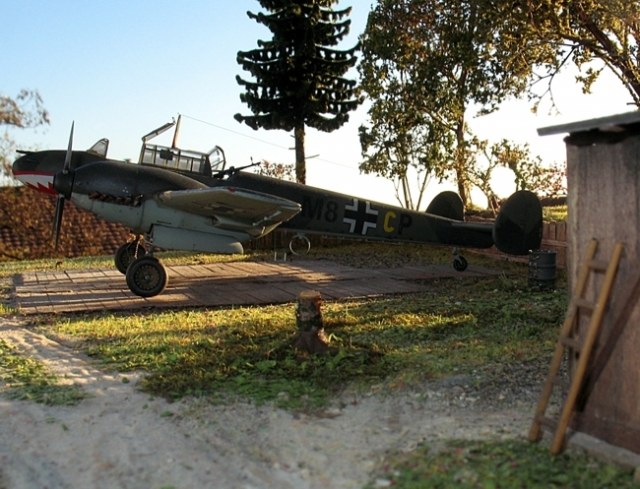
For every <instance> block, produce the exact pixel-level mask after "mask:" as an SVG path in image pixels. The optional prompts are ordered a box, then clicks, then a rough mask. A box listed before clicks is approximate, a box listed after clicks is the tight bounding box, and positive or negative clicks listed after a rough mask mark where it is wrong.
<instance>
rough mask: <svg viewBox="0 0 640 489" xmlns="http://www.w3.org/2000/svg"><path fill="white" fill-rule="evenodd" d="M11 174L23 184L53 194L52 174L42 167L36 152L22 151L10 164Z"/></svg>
mask: <svg viewBox="0 0 640 489" xmlns="http://www.w3.org/2000/svg"><path fill="white" fill-rule="evenodd" d="M11 168H12V170H13V176H14V177H15V178H16V179H17V180H19V181H20V182H21V183H23V184H24V185H26V186H28V187H31V188H33V189H35V190H38V191H40V192H45V193H50V194H53V193H54V192H53V188H52V184H53V175H52V173H51V172H50V171H48V169H47V168H43V165H42V164H41V161H40V159H39V157H38V154H37V153H32V152H26V151H25V152H23V156H21V157H19V158H18V159H17V160H15V161H14V162H13V165H12V167H11Z"/></svg>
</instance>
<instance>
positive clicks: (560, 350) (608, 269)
mask: <svg viewBox="0 0 640 489" xmlns="http://www.w3.org/2000/svg"><path fill="white" fill-rule="evenodd" d="M597 249H598V241H597V240H595V239H592V240H591V241H590V243H589V246H588V247H587V252H586V254H585V258H584V260H583V262H582V266H581V268H580V273H579V275H578V279H577V282H576V288H575V292H574V295H573V297H572V298H571V302H570V303H569V308H568V311H567V316H566V319H565V321H564V323H563V325H562V328H561V330H560V337H559V339H558V342H557V343H556V349H555V352H554V354H553V358H552V360H551V366H550V367H549V375H548V376H547V380H546V382H545V384H544V387H543V389H542V394H541V395H540V400H539V401H538V407H537V408H536V412H535V416H534V418H533V423H532V424H531V428H530V430H529V440H530V441H532V442H534V441H538V440H540V438H541V437H542V428H548V429H549V430H551V431H553V430H555V435H554V437H553V441H552V443H551V447H550V451H551V453H552V454H554V455H555V454H558V453H560V452H561V451H562V448H563V446H564V439H565V433H566V431H567V426H568V425H569V421H570V420H571V416H572V414H573V412H574V410H575V405H576V400H577V398H578V394H579V393H580V389H581V388H582V382H583V380H584V377H585V374H586V371H587V366H588V362H589V357H590V355H591V351H592V350H593V347H594V344H595V341H596V338H597V337H598V332H599V330H600V325H601V324H602V318H603V317H604V312H605V308H606V306H607V302H608V300H609V296H610V294H611V289H612V288H613V281H614V279H615V276H616V272H617V270H618V264H619V263H620V257H621V255H622V249H623V245H622V243H616V245H615V248H614V250H613V254H612V255H611V259H610V260H609V262H606V261H601V260H595V259H594V257H595V254H596V251H597ZM591 272H601V273H604V280H603V283H602V287H601V288H600V293H599V294H598V298H597V300H596V302H595V303H593V302H590V301H588V300H586V299H584V297H583V296H584V292H585V290H586V288H587V283H588V279H589V275H590V273H591ZM581 310H582V311H587V312H590V313H591V321H590V322H589V325H588V326H587V329H586V334H585V335H584V339H583V341H582V343H580V341H579V338H577V337H576V336H577V335H576V336H574V333H575V332H576V331H575V330H576V321H577V319H578V316H579V314H578V312H579V311H581ZM565 349H566V350H567V351H573V352H574V353H575V354H576V355H577V364H576V368H575V370H574V373H573V377H572V379H571V383H570V385H569V392H568V394H567V397H566V399H565V401H564V405H563V406H562V411H561V414H560V417H559V419H558V420H557V421H556V420H553V419H550V418H548V417H546V416H545V414H546V411H547V407H548V405H549V399H550V398H551V394H552V392H553V388H554V386H557V385H559V384H560V382H559V379H558V372H559V370H560V366H561V364H562V359H563V357H564V352H565Z"/></svg>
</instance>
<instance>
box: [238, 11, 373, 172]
mask: <svg viewBox="0 0 640 489" xmlns="http://www.w3.org/2000/svg"><path fill="white" fill-rule="evenodd" d="M336 1H337V0H259V2H260V5H261V6H262V7H263V8H264V9H265V10H267V11H268V12H269V13H268V14H265V13H258V14H254V13H252V12H247V15H248V16H249V17H250V18H251V19H253V20H255V21H257V22H259V23H261V24H263V25H265V26H266V27H267V28H269V30H270V31H271V33H272V35H273V38H272V39H271V40H270V41H260V40H259V41H258V48H257V49H253V50H251V51H239V52H238V58H237V59H238V64H240V65H241V66H242V68H243V69H244V70H246V71H248V72H249V73H250V74H251V75H252V77H253V78H254V79H255V81H248V80H244V79H242V78H241V77H239V76H238V77H236V79H237V81H238V83H239V84H240V85H242V86H243V87H244V90H245V92H244V93H242V94H241V95H240V99H241V100H242V102H244V103H246V104H247V106H248V107H249V109H250V110H251V112H253V115H250V116H243V115H241V114H236V115H235V118H236V120H238V121H239V122H244V123H245V124H247V125H248V126H250V127H251V128H253V129H255V130H257V129H259V128H262V129H282V130H285V131H292V130H293V131H294V139H295V151H296V179H297V180H298V182H300V183H305V181H306V167H305V150H304V139H305V126H310V127H313V128H315V129H318V130H320V131H324V132H331V131H334V130H336V129H338V128H339V127H341V126H342V125H343V124H344V123H345V122H347V121H348V120H349V112H350V111H352V110H354V109H355V108H356V107H357V106H358V104H359V103H360V100H359V99H358V97H357V95H356V82H355V81H354V80H349V79H347V78H344V75H345V74H346V72H347V71H348V70H349V69H350V68H351V67H353V66H354V65H355V63H356V56H355V54H354V53H355V51H356V50H357V49H358V46H357V45H356V46H354V47H353V48H351V49H348V50H338V49H336V48H335V46H337V45H338V44H339V43H340V41H341V40H342V39H343V38H344V37H345V36H346V35H347V34H348V33H349V27H350V25H351V21H350V20H349V19H348V18H347V17H348V16H349V14H350V12H351V8H350V7H349V8H346V9H343V10H332V9H331V6H332V5H333V4H334V3H336Z"/></svg>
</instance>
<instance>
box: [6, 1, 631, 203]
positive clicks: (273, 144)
mask: <svg viewBox="0 0 640 489" xmlns="http://www.w3.org/2000/svg"><path fill="white" fill-rule="evenodd" d="M371 4H372V1H371V0H340V1H339V2H338V4H337V5H336V6H334V8H335V9H339V8H344V7H349V6H350V7H352V13H351V16H350V19H351V21H352V24H351V33H350V36H349V38H347V39H346V40H344V41H343V43H342V44H341V45H340V46H339V47H340V48H343V49H347V48H350V47H352V46H353V45H355V44H356V42H357V40H358V36H359V35H360V34H361V33H362V32H363V31H364V28H365V25H366V20H367V15H368V13H369V11H370V9H371ZM247 11H252V12H256V13H257V12H259V11H261V8H260V5H259V3H258V2H257V1H256V0H233V1H231V0H185V1H183V2H176V1H175V0H154V1H153V2H152V1H149V0H109V1H105V0H92V1H90V2H88V1H85V0H56V1H51V0H20V1H18V0H0V12H2V29H0V66H1V68H0V93H2V94H3V95H8V96H11V97H15V96H16V95H17V93H18V92H19V91H20V90H21V89H23V88H27V89H33V90H37V91H38V92H39V93H40V95H41V96H42V98H43V101H44V106H45V108H46V109H47V110H48V112H49V113H50V117H51V124H50V125H49V126H45V127H42V128H38V129H33V130H12V131H11V132H10V135H11V136H12V137H13V139H14V140H15V141H17V143H18V146H19V147H20V148H28V149H36V148H37V149H53V148H55V149H64V148H66V146H67V142H68V139H69V130H70V127H71V124H72V122H74V121H75V132H74V143H73V146H74V149H88V148H89V147H90V146H91V145H92V144H93V143H94V142H96V141H97V140H98V139H100V138H103V137H106V138H108V139H109V140H110V146H109V153H108V156H109V157H111V158H114V159H126V158H129V159H131V160H133V161H137V160H138V157H139V153H140V146H141V137H142V136H143V135H145V134H147V133H148V132H150V131H152V130H153V129H155V128H157V127H159V126H161V125H162V124H164V123H165V122H169V121H171V120H172V119H173V118H176V117H177V116H178V114H182V124H181V130H180V133H179V141H178V145H179V146H180V147H183V148H188V149H194V150H199V151H209V150H210V149H211V148H213V147H214V146H216V145H219V146H221V147H222V148H223V149H224V151H225V154H226V158H227V162H228V165H232V166H236V167H237V166H242V165H246V164H249V163H250V162H251V161H252V159H253V161H259V160H268V161H271V162H280V163H293V161H294V159H295V158H294V152H293V150H292V148H293V138H292V136H291V134H289V133H286V132H284V131H265V130H259V131H254V130H252V129H251V128H249V127H248V126H246V125H243V124H240V123H238V122H237V121H236V120H235V119H234V118H233V116H234V114H236V113H242V114H245V115H250V111H249V109H248V108H247V107H246V105H244V104H243V103H242V102H241V101H240V93H241V92H242V87H240V86H239V85H238V84H237V82H236V76H237V75H240V76H242V77H243V78H248V77H249V75H248V73H246V72H243V71H242V69H241V67H240V66H239V65H238V64H237V62H236V54H237V52H238V51H240V50H249V49H253V48H255V47H257V41H258V40H259V39H262V40H269V39H270V37H271V36H270V32H269V31H268V29H266V27H264V26H262V25H261V24H258V23H257V22H255V21H253V20H251V19H250V18H249V17H248V16H247V14H246V12H247ZM348 76H350V77H354V78H355V77H357V73H356V72H355V71H354V72H353V73H351V74H350V75H348ZM554 97H555V101H556V104H557V107H558V109H559V113H549V111H548V109H549V104H548V103H547V104H543V105H542V109H541V110H540V111H539V113H538V115H534V114H532V112H531V111H530V106H531V104H530V102H528V101H526V100H525V101H519V100H511V101H508V102H506V103H505V104H503V107H502V108H501V110H500V111H499V112H497V113H494V114H491V115H489V116H483V117H479V118H475V119H473V120H472V121H471V126H472V128H473V130H474V131H475V132H476V133H477V134H478V135H479V136H480V137H483V138H486V139H489V140H490V141H499V140H501V139H503V138H507V139H510V140H512V141H514V142H516V143H519V144H525V143H528V144H529V146H530V149H531V151H532V153H533V154H534V155H540V156H541V157H542V158H543V161H545V162H546V163H549V164H550V163H553V162H558V163H560V162H563V161H564V160H565V147H564V143H563V141H562V138H563V136H562V135H559V136H545V137H540V136H538V135H537V132H536V129H537V128H540V127H546V126H552V125H557V124H563V123H567V122H574V121H579V120H585V119H590V118H594V117H603V116H607V115H613V114H618V113H623V112H628V111H630V110H632V108H631V106H630V105H629V103H630V102H631V97H630V96H629V95H628V93H627V92H626V90H625V89H624V88H623V86H622V85H621V84H620V83H619V82H618V81H617V80H615V79H614V77H613V76H612V75H605V76H602V77H601V79H600V80H599V81H598V82H597V83H596V85H595V87H594V90H593V93H592V94H591V95H584V94H582V93H581V90H580V87H579V86H578V85H576V83H575V81H574V79H573V76H572V74H571V73H566V74H564V75H562V76H560V77H559V78H558V80H557V81H556V83H555V84H554ZM366 122H367V113H366V104H365V105H363V106H361V107H360V108H359V109H358V110H357V111H356V112H353V113H352V114H351V117H350V121H349V123H347V124H345V125H344V126H343V127H342V128H340V129H339V130H337V131H334V132H332V133H322V132H318V131H315V130H313V129H307V140H306V150H307V157H308V161H307V183H308V184H309V185H313V186H316V187H321V188H326V189H329V190H334V191H338V192H343V193H349V194H351V195H356V196H359V197H364V198H367V199H371V200H375V201H379V202H387V203H397V202H396V200H395V197H394V190H393V185H392V184H391V183H390V182H388V181H386V180H383V179H381V178H378V177H374V176H369V175H364V174H361V173H360V171H359V170H358V165H359V163H360V162H361V160H362V157H361V153H360V144H359V141H358V127H359V126H360V125H362V124H363V123H366ZM170 137H171V135H170V134H169V135H166V136H165V139H162V138H158V139H156V140H154V141H153V142H155V143H157V144H170ZM498 176H499V177H502V178H503V180H502V181H501V182H499V183H498V190H499V192H498V193H500V194H501V195H504V196H506V195H508V193H510V192H511V191H512V190H513V189H512V188H511V184H510V182H509V181H508V180H509V178H508V175H506V174H505V175H498ZM505 177H506V178H505ZM444 189H455V186H454V184H453V183H451V182H450V183H445V184H442V185H435V184H434V185H433V188H431V189H430V190H431V191H432V196H435V192H436V191H439V190H444ZM430 193H431V192H430ZM429 200H430V199H427V202H428V201H429ZM478 200H480V201H481V200H482V199H481V198H480V197H479V194H474V202H476V201H478ZM479 203H480V204H481V202H479Z"/></svg>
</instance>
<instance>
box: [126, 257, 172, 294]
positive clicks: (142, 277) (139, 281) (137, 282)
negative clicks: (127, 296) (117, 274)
mask: <svg viewBox="0 0 640 489" xmlns="http://www.w3.org/2000/svg"><path fill="white" fill-rule="evenodd" d="M126 277H127V286H128V287H129V290H131V292H133V293H134V294H136V295H139V296H140V297H153V296H155V295H158V294H160V293H161V292H162V291H163V290H164V289H165V287H166V286H167V283H168V282H169V278H168V276H167V270H166V268H164V265H163V264H162V263H160V261H159V260H158V259H157V258H154V257H153V256H143V257H141V258H138V259H137V260H134V261H133V262H132V263H131V265H129V268H127V273H126Z"/></svg>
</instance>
